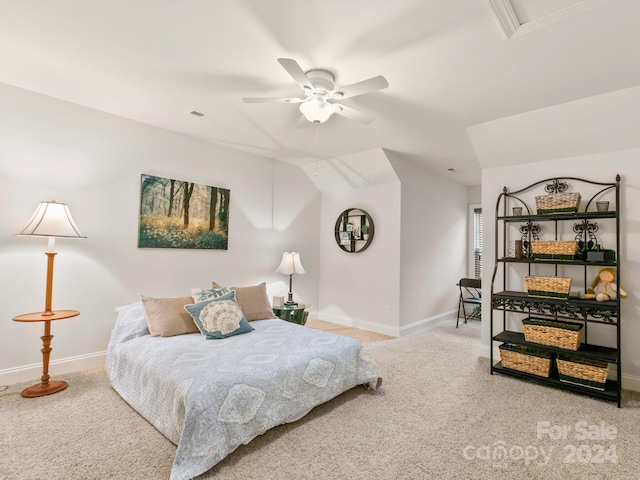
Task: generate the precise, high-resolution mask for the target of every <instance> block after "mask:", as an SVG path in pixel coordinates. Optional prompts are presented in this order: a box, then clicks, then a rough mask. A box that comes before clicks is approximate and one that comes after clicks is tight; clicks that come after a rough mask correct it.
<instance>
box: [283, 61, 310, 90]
mask: <svg viewBox="0 0 640 480" xmlns="http://www.w3.org/2000/svg"><path fill="white" fill-rule="evenodd" d="M278 63H280V65H282V66H283V67H284V69H285V70H286V71H287V72H288V73H289V75H291V77H292V78H293V79H294V80H295V81H296V83H297V84H298V85H300V86H301V87H302V89H303V90H304V91H305V92H306V91H310V92H313V91H315V88H314V87H313V84H312V83H311V81H310V80H309V78H308V77H307V75H306V74H305V73H304V71H303V70H302V68H300V65H298V62H296V61H295V60H292V59H290V58H279V59H278Z"/></svg>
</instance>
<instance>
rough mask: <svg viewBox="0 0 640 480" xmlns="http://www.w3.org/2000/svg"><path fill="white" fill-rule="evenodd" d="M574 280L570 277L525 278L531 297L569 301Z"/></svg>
mask: <svg viewBox="0 0 640 480" xmlns="http://www.w3.org/2000/svg"><path fill="white" fill-rule="evenodd" d="M572 280H573V279H572V278H570V277H569V278H568V277H534V276H531V275H529V276H526V277H524V281H525V284H526V286H527V293H528V294H529V296H530V297H542V298H560V299H565V300H566V299H568V298H569V290H571V281H572Z"/></svg>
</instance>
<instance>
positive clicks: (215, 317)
mask: <svg viewBox="0 0 640 480" xmlns="http://www.w3.org/2000/svg"><path fill="white" fill-rule="evenodd" d="M184 308H185V310H186V311H187V312H189V313H190V314H191V316H192V317H193V320H194V321H195V322H196V325H197V326H198V328H199V329H200V332H201V333H202V334H203V335H204V336H205V338H206V339H207V340H215V339H222V338H227V337H232V336H234V335H240V334H242V333H249V332H250V331H252V330H253V327H252V326H251V325H249V322H247V319H246V318H244V315H243V314H242V310H240V308H239V307H238V304H237V303H236V292H233V291H231V292H229V293H227V294H225V295H222V296H220V297H216V298H211V299H209V300H205V301H203V302H198V303H196V304H194V305H185V306H184Z"/></svg>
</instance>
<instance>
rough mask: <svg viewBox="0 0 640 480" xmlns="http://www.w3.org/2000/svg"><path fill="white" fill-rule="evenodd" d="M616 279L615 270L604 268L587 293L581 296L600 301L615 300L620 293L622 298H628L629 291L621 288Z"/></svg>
mask: <svg viewBox="0 0 640 480" xmlns="http://www.w3.org/2000/svg"><path fill="white" fill-rule="evenodd" d="M615 280H616V274H615V272H614V271H613V270H612V269H610V268H603V269H602V270H600V273H599V274H598V276H597V277H596V278H595V280H594V281H593V283H592V284H591V287H589V288H587V293H581V294H580V298H595V299H596V300H597V301H598V302H606V301H607V300H615V299H616V298H617V297H618V295H620V298H626V297H627V292H625V291H624V290H623V289H622V288H619V287H618V285H617V284H616V283H615Z"/></svg>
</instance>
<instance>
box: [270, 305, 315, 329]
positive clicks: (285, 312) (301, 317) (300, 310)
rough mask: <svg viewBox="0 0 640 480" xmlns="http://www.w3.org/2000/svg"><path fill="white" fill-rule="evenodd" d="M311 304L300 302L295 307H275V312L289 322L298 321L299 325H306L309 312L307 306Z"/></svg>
mask: <svg viewBox="0 0 640 480" xmlns="http://www.w3.org/2000/svg"><path fill="white" fill-rule="evenodd" d="M309 307H310V305H304V304H302V303H301V304H299V305H297V306H294V307H286V306H284V307H273V313H274V314H275V315H276V316H277V317H278V318H281V319H282V320H286V321H287V322H292V323H297V324H298V325H304V324H305V323H306V322H307V317H308V316H309V312H307V311H306V310H307V308H309Z"/></svg>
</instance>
